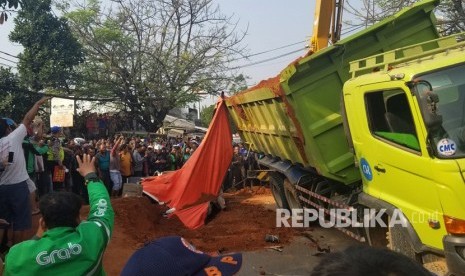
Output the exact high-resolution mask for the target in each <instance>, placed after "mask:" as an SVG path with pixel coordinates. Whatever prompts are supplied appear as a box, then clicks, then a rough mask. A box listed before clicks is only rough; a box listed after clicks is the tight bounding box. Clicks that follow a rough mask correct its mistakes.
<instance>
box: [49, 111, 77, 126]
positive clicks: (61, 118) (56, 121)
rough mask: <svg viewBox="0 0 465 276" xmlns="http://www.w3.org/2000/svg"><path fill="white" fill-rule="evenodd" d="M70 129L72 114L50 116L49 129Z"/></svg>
mask: <svg viewBox="0 0 465 276" xmlns="http://www.w3.org/2000/svg"><path fill="white" fill-rule="evenodd" d="M53 126H59V127H72V126H73V114H58V115H57V114H52V115H50V127H53Z"/></svg>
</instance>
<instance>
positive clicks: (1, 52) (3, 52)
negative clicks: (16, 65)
mask: <svg viewBox="0 0 465 276" xmlns="http://www.w3.org/2000/svg"><path fill="white" fill-rule="evenodd" d="M0 53H2V54H5V55H7V56H10V57H14V58H19V57H18V56H15V55H12V54H9V53H7V52H3V51H0Z"/></svg>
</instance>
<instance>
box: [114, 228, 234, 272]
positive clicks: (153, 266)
mask: <svg viewBox="0 0 465 276" xmlns="http://www.w3.org/2000/svg"><path fill="white" fill-rule="evenodd" d="M241 265H242V254H240V253H234V254H226V255H220V256H215V257H212V256H210V255H208V254H205V253H203V252H201V251H198V250H196V249H195V247H194V246H193V245H191V244H190V243H188V242H187V241H186V240H185V239H183V238H182V237H179V236H170V237H163V238H160V239H157V240H155V241H153V242H150V243H148V244H146V245H145V246H144V247H142V248H141V249H139V250H137V251H136V252H135V253H134V254H133V255H132V256H131V258H129V260H128V262H127V263H126V265H125V266H124V268H123V271H122V272H121V275H122V276H132V275H138V276H144V275H169V276H178V275H179V276H188V275H192V276H201V275H202V276H208V275H223V276H228V275H234V274H235V273H237V272H238V271H239V269H240V268H241Z"/></svg>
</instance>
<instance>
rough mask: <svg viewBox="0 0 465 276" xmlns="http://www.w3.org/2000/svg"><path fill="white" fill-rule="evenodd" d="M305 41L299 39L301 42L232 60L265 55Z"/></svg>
mask: <svg viewBox="0 0 465 276" xmlns="http://www.w3.org/2000/svg"><path fill="white" fill-rule="evenodd" d="M305 41H306V40H302V41H299V42H296V43H292V44H288V45H284V46H281V47H277V48H273V49H270V50H266V51H263V52H258V53H255V54H250V55H248V56H245V57H239V58H236V59H233V60H231V61H230V62H233V61H236V60H240V59H245V58H250V57H254V56H258V55H263V54H266V53H270V52H274V51H277V50H281V49H284V48H287V47H291V46H295V45H298V44H301V43H304V42H305Z"/></svg>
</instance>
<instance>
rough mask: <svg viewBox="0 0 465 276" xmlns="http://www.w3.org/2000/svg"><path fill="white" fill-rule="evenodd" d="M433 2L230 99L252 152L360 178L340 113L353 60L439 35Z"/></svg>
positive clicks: (340, 177) (337, 176)
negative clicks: (345, 84)
mask: <svg viewBox="0 0 465 276" xmlns="http://www.w3.org/2000/svg"><path fill="white" fill-rule="evenodd" d="M437 4H438V1H436V0H427V1H422V2H419V3H417V4H416V5H414V6H412V7H411V8H409V9H404V10H402V11H401V12H399V13H398V14H396V15H394V16H392V17H389V18H387V19H385V20H383V21H381V22H379V23H377V24H376V25H374V26H372V27H370V28H368V29H366V30H364V31H362V32H359V33H357V34H354V35H352V36H350V37H348V38H346V39H344V40H341V41H339V42H338V43H336V44H334V45H332V46H330V47H328V48H326V49H324V50H322V51H319V52H317V53H315V54H312V55H309V56H306V57H303V58H300V59H298V60H296V61H294V62H292V63H291V64H290V65H288V66H287V67H286V68H285V69H284V70H283V71H282V72H281V73H280V74H279V75H278V76H276V77H274V78H271V79H268V80H266V81H262V82H261V83H259V84H258V85H257V86H255V87H253V88H250V89H248V90H246V91H243V92H241V93H239V94H237V95H235V96H233V97H230V98H228V99H227V101H226V102H227V106H228V109H229V110H230V114H231V116H232V119H233V121H234V122H235V124H236V126H237V127H238V131H239V134H240V135H241V138H242V139H243V141H245V142H246V143H247V144H248V145H249V146H250V147H251V149H252V150H254V151H257V152H261V153H264V154H266V155H269V156H272V157H275V158H280V159H281V160H288V161H290V162H292V163H293V164H295V165H301V166H302V167H303V168H304V169H309V170H314V171H315V170H316V172H317V173H319V174H320V175H322V176H325V177H327V178H329V179H332V180H336V181H338V182H341V183H344V184H351V183H354V182H357V181H359V180H360V172H359V170H358V168H357V167H356V164H355V161H354V156H353V154H352V152H351V151H350V150H349V146H348V143H347V140H346V135H345V132H344V127H343V124H342V116H341V99H342V87H343V84H344V82H345V81H347V80H348V79H349V78H350V74H349V62H351V61H354V60H358V59H361V58H363V57H367V56H371V55H374V54H379V53H382V52H385V51H389V50H393V49H395V48H399V47H404V46H408V45H411V44H417V43H419V42H422V41H427V40H431V39H435V38H437V37H438V33H437V30H436V27H435V17H434V14H433V12H432V11H433V9H434V7H435V6H436V5H437Z"/></svg>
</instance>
